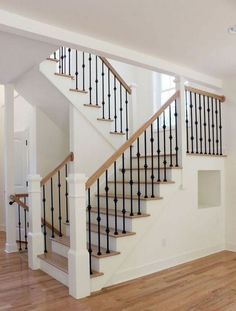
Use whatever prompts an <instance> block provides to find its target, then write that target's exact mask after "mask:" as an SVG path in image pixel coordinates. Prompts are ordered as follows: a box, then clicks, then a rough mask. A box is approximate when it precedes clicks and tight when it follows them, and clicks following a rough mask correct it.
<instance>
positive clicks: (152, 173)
mask: <svg viewBox="0 0 236 311" xmlns="http://www.w3.org/2000/svg"><path fill="white" fill-rule="evenodd" d="M150 142H151V181H152V194H151V197H152V198H155V195H154V178H155V176H154V161H153V142H154V138H153V124H151V138H150Z"/></svg>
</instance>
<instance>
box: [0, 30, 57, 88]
mask: <svg viewBox="0 0 236 311" xmlns="http://www.w3.org/2000/svg"><path fill="white" fill-rule="evenodd" d="M0 42H1V49H0V84H5V83H11V82H15V80H17V78H18V77H20V76H21V75H22V74H23V73H25V72H27V71H28V70H29V69H31V68H32V67H33V66H35V65H36V64H39V63H40V62H41V61H42V60H44V59H45V58H46V57H48V56H49V55H50V54H51V53H52V52H53V51H54V50H55V49H56V47H55V46H52V45H49V44H45V43H42V42H39V41H35V40H31V39H26V38H23V37H20V36H16V35H12V34H8V33H4V32H0Z"/></svg>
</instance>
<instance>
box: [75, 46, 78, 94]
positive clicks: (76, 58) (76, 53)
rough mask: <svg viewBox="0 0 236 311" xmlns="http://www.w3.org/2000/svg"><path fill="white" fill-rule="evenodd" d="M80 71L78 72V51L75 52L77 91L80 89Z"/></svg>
mask: <svg viewBox="0 0 236 311" xmlns="http://www.w3.org/2000/svg"><path fill="white" fill-rule="evenodd" d="M78 76H79V71H78V51H77V50H76V51H75V89H76V90H78V88H79V79H78Z"/></svg>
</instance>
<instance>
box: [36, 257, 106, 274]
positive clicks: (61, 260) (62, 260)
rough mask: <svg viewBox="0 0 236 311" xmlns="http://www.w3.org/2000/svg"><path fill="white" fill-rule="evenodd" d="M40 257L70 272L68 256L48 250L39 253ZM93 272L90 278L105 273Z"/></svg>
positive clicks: (65, 271)
mask: <svg viewBox="0 0 236 311" xmlns="http://www.w3.org/2000/svg"><path fill="white" fill-rule="evenodd" d="M38 258H40V259H41V260H43V261H45V262H47V263H48V264H50V265H52V266H54V267H55V268H57V269H59V270H61V271H63V272H64V273H67V274H68V259H67V258H66V257H63V256H61V255H58V254H56V253H54V252H48V253H45V254H42V255H38ZM92 273H93V274H92V275H90V278H95V277H98V276H101V275H103V273H102V272H97V271H92Z"/></svg>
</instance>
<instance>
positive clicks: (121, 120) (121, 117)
mask: <svg viewBox="0 0 236 311" xmlns="http://www.w3.org/2000/svg"><path fill="white" fill-rule="evenodd" d="M120 132H121V133H123V100H122V84H121V83H120Z"/></svg>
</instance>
